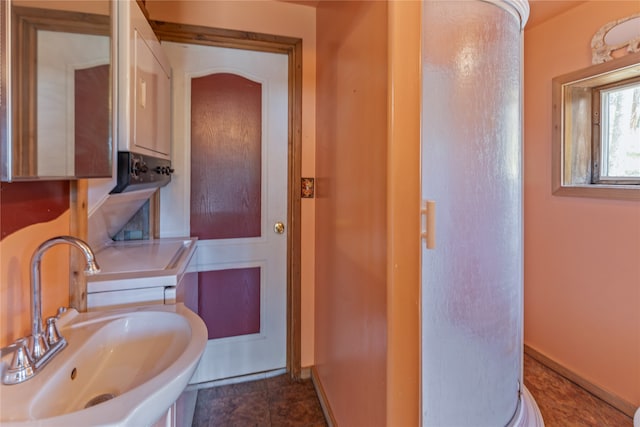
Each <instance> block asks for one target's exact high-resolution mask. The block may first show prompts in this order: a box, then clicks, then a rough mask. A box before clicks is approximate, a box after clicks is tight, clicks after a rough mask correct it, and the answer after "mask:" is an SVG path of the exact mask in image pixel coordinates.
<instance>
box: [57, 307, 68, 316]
mask: <svg viewBox="0 0 640 427" xmlns="http://www.w3.org/2000/svg"><path fill="white" fill-rule="evenodd" d="M67 310H68V308H67V307H64V306H62V307H58V312H57V313H56V319H59V318H60V317H62V315H63V314H64V313H66V312H67Z"/></svg>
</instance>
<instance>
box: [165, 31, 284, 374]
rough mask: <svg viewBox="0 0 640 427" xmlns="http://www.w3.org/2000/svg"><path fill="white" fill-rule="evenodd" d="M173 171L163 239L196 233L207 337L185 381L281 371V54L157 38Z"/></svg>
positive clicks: (282, 77)
mask: <svg viewBox="0 0 640 427" xmlns="http://www.w3.org/2000/svg"><path fill="white" fill-rule="evenodd" d="M163 47H164V49H165V51H166V53H167V55H168V56H169V59H170V61H171V63H172V67H173V85H174V86H173V99H174V101H173V104H174V111H173V117H174V118H173V124H174V131H173V137H174V138H173V139H174V156H173V158H174V165H175V170H176V172H175V174H174V178H173V182H172V184H171V185H170V186H168V187H166V188H163V193H162V196H161V205H162V206H161V234H162V235H163V237H169V236H184V235H192V236H196V237H198V239H199V241H198V248H197V252H196V255H195V258H196V262H195V268H196V269H197V271H198V280H199V287H198V291H199V303H198V311H199V313H198V314H199V315H200V316H201V317H202V318H203V319H204V321H205V323H206V324H207V328H208V330H209V341H208V344H207V347H206V350H205V353H204V355H203V357H202V360H201V362H200V365H199V368H198V370H197V371H196V373H195V375H194V377H193V379H192V382H206V381H212V380H217V379H222V378H228V377H234V376H239V375H247V374H251V373H256V372H263V371H269V370H276V369H283V368H285V366H286V313H287V308H286V307H287V306H286V290H287V278H286V266H287V232H288V227H287V224H286V220H287V194H288V193H287V185H288V179H287V173H288V172H287V171H288V168H287V159H288V56H287V55H285V54H274V53H265V52H255V51H247V50H238V49H228V48H219V47H211V46H200V45H188V44H179V43H163Z"/></svg>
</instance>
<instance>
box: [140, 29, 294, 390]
mask: <svg viewBox="0 0 640 427" xmlns="http://www.w3.org/2000/svg"><path fill="white" fill-rule="evenodd" d="M150 22H151V27H152V28H153V31H154V32H155V33H156V36H157V37H158V38H159V39H160V41H170V42H176V43H185V44H196V45H204V46H215V47H226V48H233V49H244V50H253V51H258V52H271V53H282V54H286V55H287V56H288V58H289V67H288V70H289V85H288V92H289V94H288V144H287V145H288V150H287V151H288V160H289V162H288V171H287V175H288V183H287V188H288V191H287V222H288V224H289V226H288V228H289V232H288V233H287V350H286V351H287V371H288V372H289V374H290V375H291V377H292V378H294V379H298V378H300V377H301V373H302V361H301V330H300V323H301V299H300V289H301V245H302V242H301V227H300V218H301V214H300V198H301V196H300V182H301V169H302V39H299V38H294V37H283V36H274V35H270V34H261V33H252V32H246V31H236V30H226V29H219V28H210V27H203V26H195V25H186V24H176V23H170V22H163V21H150Z"/></svg>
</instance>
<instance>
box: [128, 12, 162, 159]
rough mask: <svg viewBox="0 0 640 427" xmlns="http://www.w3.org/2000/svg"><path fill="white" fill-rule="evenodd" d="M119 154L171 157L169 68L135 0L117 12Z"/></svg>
mask: <svg viewBox="0 0 640 427" xmlns="http://www.w3.org/2000/svg"><path fill="white" fill-rule="evenodd" d="M118 14H119V16H118V27H119V29H118V35H119V40H118V61H119V64H118V71H119V76H118V82H119V89H118V97H119V100H118V103H119V109H118V121H119V126H118V127H119V130H118V149H119V150H120V151H132V152H136V153H140V154H147V155H151V156H154V157H161V158H165V159H169V158H170V156H171V105H170V103H171V66H170V64H169V60H168V59H167V57H166V56H165V54H164V52H163V51H162V47H161V46H160V42H159V41H158V39H157V37H156V36H155V34H154V33H153V30H152V29H151V26H150V25H149V23H148V21H147V19H146V17H145V16H144V14H143V13H142V11H141V10H140V7H139V6H138V4H137V2H136V1H135V0H127V1H123V2H121V4H120V5H119V7H118Z"/></svg>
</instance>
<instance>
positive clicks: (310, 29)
mask: <svg viewBox="0 0 640 427" xmlns="http://www.w3.org/2000/svg"><path fill="white" fill-rule="evenodd" d="M146 5H147V9H148V10H149V14H150V18H151V19H154V20H159V21H167V22H177V23H184V24H190V25H202V26H207V27H213V28H226V29H232V30H242V31H251V32H258V33H265V34H273V35H279V36H288V37H297V38H301V39H302V91H303V93H302V176H303V177H312V176H314V175H315V160H314V159H315V109H316V98H315V85H316V68H315V67H316V63H315V60H316V10H315V8H313V7H310V6H302V5H299V4H292V3H284V2H278V1H272V0H257V1H256V0H248V1H233V0H231V1H227V0H219V1H185V0H180V1H175V0H162V1H160V0H147V3H146ZM314 205H315V200H313V199H303V200H302V208H301V210H302V212H301V215H302V218H301V225H302V254H301V257H302V260H301V261H302V266H301V269H302V289H301V300H302V325H301V330H302V350H301V351H302V354H301V358H302V366H303V367H305V366H311V365H313V363H314V361H313V353H314V348H313V346H314V280H315V279H314V268H315V264H314V259H315V255H314V251H315V235H314V228H315V209H314Z"/></svg>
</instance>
